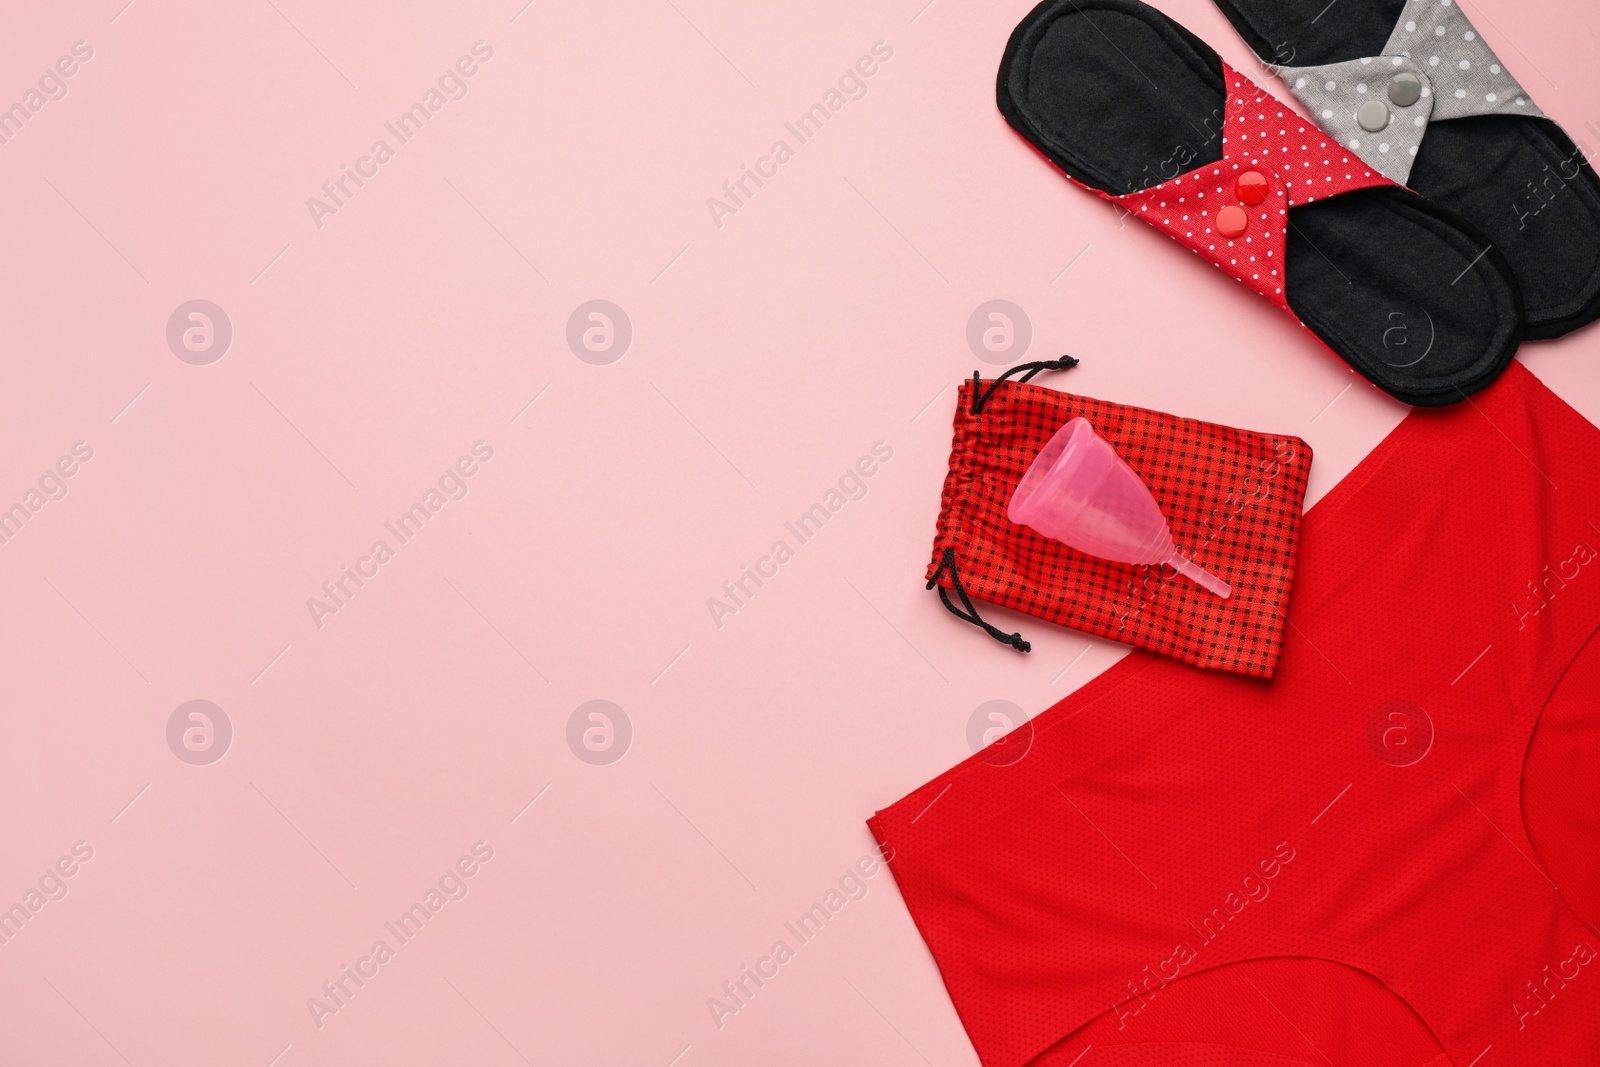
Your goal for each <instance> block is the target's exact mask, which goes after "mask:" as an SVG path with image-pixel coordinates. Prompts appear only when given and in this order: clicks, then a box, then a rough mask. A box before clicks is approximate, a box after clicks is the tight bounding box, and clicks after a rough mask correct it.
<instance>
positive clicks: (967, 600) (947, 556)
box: [928, 548, 1033, 652]
mask: <svg viewBox="0 0 1600 1067" xmlns="http://www.w3.org/2000/svg"><path fill="white" fill-rule="evenodd" d="M946 571H949V572H950V584H951V585H953V586H955V588H956V596H958V597H960V598H961V603H962V604H963V605H965V607H966V609H967V610H966V611H962V610H961V609H960V608H958V607H956V606H955V605H954V604H953V603H951V602H950V594H949V593H946V592H945V591H944V586H941V585H939V575H941V574H943V573H945V572H946ZM934 586H939V599H940V600H942V601H944V606H945V608H946V609H947V610H948V611H949V612H950V614H952V615H954V616H955V617H956V618H958V619H960V620H961V621H962V622H970V623H971V624H972V625H974V626H977V627H980V628H982V630H983V631H984V632H985V633H987V634H988V635H989V636H990V637H992V638H994V639H995V640H996V641H999V642H1000V643H1001V644H1002V645H1010V646H1011V647H1012V648H1014V649H1016V650H1017V651H1018V652H1031V651H1033V646H1032V645H1031V644H1029V643H1028V642H1027V641H1026V640H1024V638H1023V636H1022V635H1021V634H1019V633H1017V634H1008V633H1006V632H1005V631H1004V630H1002V629H1000V628H999V627H997V626H993V625H991V624H990V623H987V622H985V621H984V620H983V619H982V618H981V617H980V616H979V615H978V609H977V608H976V607H974V606H973V603H972V598H971V597H969V596H967V591H966V590H965V589H963V588H962V587H961V575H960V574H958V573H957V572H956V550H955V549H953V548H947V549H945V550H944V558H943V559H941V560H940V561H939V569H938V570H936V571H934V572H933V577H932V578H930V579H928V588H929V589H932V588H934Z"/></svg>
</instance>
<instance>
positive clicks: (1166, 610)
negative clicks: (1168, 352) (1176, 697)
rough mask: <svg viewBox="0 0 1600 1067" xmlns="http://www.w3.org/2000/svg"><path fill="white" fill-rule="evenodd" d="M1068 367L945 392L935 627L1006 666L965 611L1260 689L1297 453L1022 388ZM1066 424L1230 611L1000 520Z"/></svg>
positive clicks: (1286, 559)
mask: <svg viewBox="0 0 1600 1067" xmlns="http://www.w3.org/2000/svg"><path fill="white" fill-rule="evenodd" d="M1077 363H1078V361H1077V360H1076V359H1073V358H1072V357H1071V356H1063V357H1061V358H1060V359H1056V360H1047V361H1043V362H1038V363H1025V364H1022V365H1020V366H1017V367H1013V368H1011V369H1010V370H1008V371H1006V372H1005V373H1004V374H1002V375H1000V376H999V377H998V378H995V379H994V380H992V381H990V382H987V383H986V382H984V381H983V380H982V378H981V377H980V376H979V375H978V374H976V373H974V374H973V376H972V380H971V381H970V382H966V383H963V385H962V386H961V389H960V391H959V393H958V395H957V403H956V415H955V438H954V441H953V443H952V446H951V450H950V469H949V472H948V473H947V474H946V476H945V482H944V490H943V493H942V497H941V503H940V509H939V522H938V528H937V531H936V534H935V537H934V542H933V556H932V559H931V560H930V561H929V563H928V570H927V581H928V588H929V589H934V588H937V589H938V590H939V597H940V599H941V600H942V601H943V603H944V605H945V607H946V608H947V609H948V610H949V611H950V613H951V614H953V615H955V616H956V617H957V618H960V619H962V620H964V621H966V622H970V623H972V624H973V625H975V626H979V627H981V628H982V629H983V630H985V631H986V632H987V633H988V634H989V635H990V636H991V637H993V638H995V640H997V641H1000V642H1002V643H1004V644H1008V645H1010V646H1012V647H1013V648H1015V649H1017V650H1018V651H1019V652H1027V651H1028V650H1029V648H1030V647H1031V646H1030V645H1029V643H1028V641H1026V640H1025V639H1024V638H1023V637H1022V635H1021V634H1018V633H1012V634H1007V633H1005V632H1004V631H1003V630H1001V629H999V628H998V627H996V626H994V625H992V624H990V623H988V622H986V621H984V619H983V618H982V617H981V616H980V615H979V614H978V609H977V607H976V605H975V604H974V600H982V601H986V602H988V603H991V604H999V605H1001V606H1002V607H1007V608H1011V609H1013V610H1015V611H1021V612H1024V613H1026V614H1029V615H1033V616H1035V617H1036V618H1040V619H1043V620H1045V621H1046V622H1052V623H1057V624H1059V625H1062V626H1068V627H1071V628H1073V629H1075V630H1080V631H1082V632H1084V633H1087V634H1093V635H1095V636H1097V637H1107V638H1110V639H1112V640H1114V641H1121V642H1123V643H1125V644H1129V645H1133V646H1135V647H1138V648H1145V649H1149V650H1150V651H1152V652H1159V653H1161V654H1162V655H1166V656H1171V657H1173V658H1175V659H1179V660H1183V661H1184V662H1186V663H1192V664H1194V665H1196V666H1199V667H1210V668H1215V669H1218V670H1227V671H1235V672H1238V673H1241V674H1251V675H1258V676H1261V677H1271V676H1272V672H1273V670H1274V668H1275V667H1276V666H1277V662H1278V653H1279V650H1280V648H1281V647H1282V643H1283V630H1284V625H1285V615H1286V607H1287V603H1288V597H1289V590H1290V587H1291V586H1292V585H1293V582H1294V568H1295V555H1296V551H1297V548H1298V544H1299V533H1300V511H1301V504H1302V502H1303V501H1304V498H1305V489H1306V478H1307V475H1308V474H1309V472H1310V469H1311V448H1310V446H1309V445H1307V444H1306V443H1305V442H1304V441H1303V440H1301V439H1300V438H1298V437H1294V436H1289V435H1281V434H1264V433H1255V432H1252V431H1250V430H1239V429H1234V428H1233V427H1229V426H1220V425H1217V424H1215V423H1209V422H1200V421H1198V420H1196V419H1184V418H1179V417H1178V416H1176V415H1168V414H1165V413H1163V412H1159V411H1150V410H1147V409H1145V408H1136V407H1131V406H1129V405H1126V404H1113V403H1108V402H1106V401H1102V400H1094V399H1091V398H1088V397H1081V396H1074V395H1072V394H1070V393H1063V392H1058V391H1056V390H1054V389H1046V388H1044V387H1042V386H1038V385H1033V384H1031V383H1030V379H1031V378H1033V377H1034V376H1035V375H1037V374H1039V373H1041V372H1043V371H1047V370H1052V371H1053V370H1067V369H1069V368H1071V367H1074V366H1076V365H1077ZM1018 374H1020V375H1021V377H1020V378H1017V379H1016V380H1012V379H1013V377H1014V376H1016V375H1018ZM1078 416H1082V417H1083V418H1085V419H1088V420H1089V422H1090V423H1091V424H1092V425H1093V426H1094V428H1095V430H1097V431H1098V432H1099V433H1100V435H1101V436H1102V437H1104V438H1105V439H1106V440H1107V441H1109V442H1110V443H1111V445H1112V446H1113V447H1114V448H1115V449H1116V450H1117V452H1118V453H1119V454H1120V455H1121V456H1122V458H1123V459H1125V460H1127V462H1128V464H1129V465H1130V466H1131V467H1133V469H1134V470H1135V471H1136V472H1137V473H1138V474H1139V477H1140V478H1142V479H1143V480H1144V483H1145V484H1146V485H1147V486H1149V488H1150V491H1151V493H1153V494H1154V496H1155V498H1156V503H1157V504H1159V505H1160V507H1161V512H1162V514H1163V515H1165V516H1166V519H1167V522H1168V524H1169V525H1170V526H1171V528H1172V536H1173V540H1174V542H1175V543H1176V544H1177V546H1178V549H1179V551H1180V552H1182V553H1183V555H1185V556H1187V557H1189V558H1190V559H1193V560H1194V561H1195V562H1196V563H1199V564H1200V565H1201V566H1203V567H1205V568H1206V569H1207V570H1209V571H1211V572H1212V573H1213V574H1216V575H1217V576H1219V577H1221V578H1222V579H1223V580H1225V581H1227V582H1229V583H1230V584H1231V585H1232V586H1233V596H1232V597H1230V598H1228V599H1226V600H1223V599H1221V598H1219V597H1216V596H1213V595H1212V594H1210V593H1207V592H1206V591H1205V590H1203V589H1201V588H1199V587H1198V586H1196V585H1194V584H1193V583H1191V582H1189V581H1188V580H1187V579H1185V578H1182V577H1179V576H1178V575H1177V574H1176V572H1174V571H1172V570H1171V569H1170V568H1167V567H1160V566H1138V565H1133V564H1125V563H1114V562H1111V561H1109V560H1103V559H1099V558H1096V557H1094V556H1089V555H1085V554H1084V553H1082V552H1079V551H1077V550H1076V549H1073V548H1070V547H1068V546H1067V545H1065V544H1062V543H1061V542H1059V541H1056V540H1053V539H1051V538H1047V537H1044V536H1042V535H1041V534H1038V533H1035V532H1034V531H1033V530H1031V529H1029V528H1028V527H1026V526H1019V525H1017V524H1015V523H1013V522H1011V521H1010V520H1009V519H1008V518H1007V517H1006V506H1007V504H1008V503H1009V502H1010V500H1011V494H1012V493H1013V492H1014V491H1015V490H1016V487H1017V483H1018V482H1019V481H1020V480H1021V479H1022V475H1023V472H1025V471H1026V470H1027V469H1028V465H1029V464H1030V463H1032V462H1033V458H1034V457H1035V456H1036V455H1037V454H1038V453H1039V450H1040V449H1041V448H1043V447H1044V445H1045V443H1046V442H1047V441H1049V440H1050V438H1051V436H1052V435H1053V434H1054V433H1055V432H1056V430H1058V429H1060V428H1061V426H1062V425H1063V424H1065V423H1066V422H1067V421H1068V420H1069V419H1072V418H1076V417H1078ZM952 592H953V593H954V594H955V597H956V600H958V601H959V602H960V603H959V606H958V604H957V603H956V601H953V600H952V599H951V596H950V594H951V593H952Z"/></svg>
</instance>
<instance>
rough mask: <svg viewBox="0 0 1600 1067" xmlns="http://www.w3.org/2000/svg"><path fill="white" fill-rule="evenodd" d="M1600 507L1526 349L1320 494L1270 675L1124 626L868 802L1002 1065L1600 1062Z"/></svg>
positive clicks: (1560, 410) (1543, 1066)
mask: <svg viewBox="0 0 1600 1067" xmlns="http://www.w3.org/2000/svg"><path fill="white" fill-rule="evenodd" d="M1597 526H1600V430H1597V429H1596V428H1595V427H1594V426H1592V425H1590V424H1589V423H1588V422H1586V421H1585V420H1584V419H1583V418H1582V417H1581V416H1580V415H1578V414H1577V413H1576V412H1575V411H1573V410H1572V409H1571V408H1570V407H1568V406H1567V405H1566V404H1565V403H1563V402H1562V401H1561V400H1560V399H1559V398H1558V397H1556V396H1555V395H1554V394H1552V393H1551V392H1550V391H1549V390H1548V389H1546V388H1545V387H1544V386H1543V385H1542V384H1541V383H1540V382H1539V381H1538V380H1537V379H1536V378H1534V377H1533V375H1532V374H1531V373H1529V372H1528V371H1527V370H1526V369H1525V368H1523V367H1522V366H1521V364H1518V363H1513V364H1512V365H1511V367H1510V369H1509V370H1507V371H1506V373H1505V375H1504V377H1503V378H1501V380H1500V381H1499V382H1498V383H1496V384H1495V385H1493V386H1492V387H1490V388H1489V389H1487V390H1485V391H1484V392H1482V393H1480V394H1478V395H1477V396H1474V397H1473V398H1471V399H1470V400H1469V401H1467V402H1464V403H1461V404H1458V405H1456V406H1454V407H1451V408H1447V409H1441V410H1429V411H1424V410H1418V411H1416V412H1414V413H1413V414H1411V415H1410V416H1409V417H1407V418H1406V420H1405V421H1404V422H1403V423H1401V425H1400V426H1399V427H1398V428H1397V429H1396V430H1395V431H1394V432H1393V433H1392V434H1390V435H1389V436H1388V437H1387V438H1386V439H1385V440H1384V441H1383V443H1382V444H1380V445H1379V446H1378V448H1377V449H1376V450H1375V451H1374V452H1373V453H1372V455H1370V456H1368V457H1367V458H1366V459H1365V460H1364V461H1363V462H1362V463H1361V464H1360V465H1359V466H1358V467H1357V468H1356V469H1355V470H1354V471H1353V472H1352V473H1351V474H1350V475H1349V477H1347V478H1345V479H1344V480H1343V481H1342V482H1340V483H1339V485H1338V486H1336V487H1335V488H1334V489H1333V491H1332V492H1331V493H1329V494H1328V496H1327V497H1326V498H1325V499H1324V500H1322V501H1321V502H1319V503H1318V504H1317V506H1316V507H1314V508H1313V509H1312V510H1311V511H1310V512H1309V513H1308V514H1307V516H1306V519H1305V522H1304V526H1303V528H1302V541H1301V549H1300V570H1299V575H1298V577H1297V580H1296V588H1295V593H1294V596H1293V598H1292V599H1291V601H1290V606H1289V630H1288V636H1287V638H1286V640H1285V643H1284V650H1283V655H1282V659H1281V661H1280V663H1279V667H1278V672H1277V676H1276V677H1275V678H1274V679H1273V680H1272V681H1270V682H1268V681H1263V680H1259V679H1252V678H1246V677H1242V676H1237V675H1227V674H1220V673H1217V672H1214V671H1204V670H1199V669H1196V668H1194V667H1190V666H1186V665H1184V664H1182V663H1178V662H1176V661H1174V660H1171V659H1167V658H1163V657H1160V656H1156V655H1153V654H1150V653H1147V652H1134V653H1132V654H1131V655H1129V656H1128V657H1127V658H1125V659H1124V660H1122V661H1121V662H1120V663H1118V664H1117V665H1116V666H1114V667H1112V668H1111V669H1110V670H1108V671H1106V672H1105V673H1104V674H1102V675H1101V676H1100V677H1098V678H1096V679H1095V680H1094V681H1092V682H1090V683H1089V684H1088V685H1086V686H1085V687H1084V688H1082V689H1080V690H1079V691H1077V692H1075V693H1073V694H1072V695H1070V696H1068V697H1067V698H1066V699H1065V700H1062V701H1061V702H1060V703H1058V704H1056V705H1055V706H1054V707H1052V708H1050V709H1049V710H1048V711H1046V712H1044V713H1042V714H1041V715H1039V716H1038V717H1037V718H1035V719H1034V720H1033V721H1032V722H1031V723H1029V724H1026V725H1025V726H1024V727H1023V728H1022V729H1020V730H1019V731H1018V732H1016V733H1013V734H1011V735H1010V736H1009V737H1008V738H1007V739H1006V740H1005V743H1004V744H1005V746H1009V748H1007V747H1004V746H1002V748H999V749H986V750H984V751H983V752H980V753H979V754H977V755H976V756H974V757H972V758H971V759H969V760H967V761H966V762H964V763H962V764H960V765H959V766H957V767H955V768H954V769H953V770H951V771H949V772H947V773H945V774H944V775H941V776H940V777H938V778H936V779H934V780H933V781H932V782H929V783H928V784H927V785H925V786H923V787H922V788H921V789H918V790H917V791H916V792H914V793H912V794H911V795H910V796H908V797H906V798H905V799H904V800H902V801H900V802H899V803H897V804H895V805H894V806H893V807H890V808H888V809H886V810H884V811H881V812H879V813H878V814H877V815H876V816H875V817H874V818H873V819H871V820H870V823H869V825H870V826H871V827H872V831H873V833H874V835H875V836H876V837H877V839H878V841H879V843H880V845H881V846H882V847H883V851H884V854H885V855H890V856H892V857H893V859H892V862H891V868H892V869H893V871H894V874H895V878H896V880H897V882H898V883H899V886H900V891H901V893H902V895H903V896H904V898H905V901H906V904H907V906H908V907H909V908H910V910H911V914H912V917H913V918H914V919H915V920H916V923H917V928H918V929H919V930H920V931H921V933H922V936H923V938H924V939H925V940H926V941H927V944H928V946H929V948H930V949H931V950H932V952H933V957H934V960H935V961H936V962H937V964H938V967H939V970H940V972H941V974H942V976H943V978H944V982H945V986H946V988H947V989H948V990H949V992H950V996H951V998H952V999H953V1000H954V1002H955V1006H956V1009H957V1011H958V1012H959V1013H960V1015H961V1019H962V1022H963V1023H964V1024H965V1026H966V1029H967V1033H968V1034H969V1036H970V1037H971V1038H972V1042H973V1045H974V1046H975V1047H976V1048H977V1051H978V1055H979V1057H980V1059H981V1060H982V1062H983V1063H984V1064H986V1065H989V1067H1020V1065H1022V1064H1031V1065H1032V1067H1074V1065H1075V1067H1156V1065H1160V1067H1171V1065H1186V1067H1318V1065H1324V1064H1337V1065H1339V1067H1347V1065H1348V1067H1594V1065H1596V1064H1600V933H1597V925H1596V924H1597V923H1600V773H1597V767H1600V641H1595V640H1593V639H1592V638H1593V635H1594V633H1595V632H1596V629H1597V627H1600V554H1597V552H1596V550H1595V547H1594V546H1596V545H1600V528H1597ZM1018 745H1023V746H1028V747H1027V751H1026V754H1025V755H1023V756H1021V757H1020V758H1019V757H1018V756H1017V755H1016V751H1015V750H1016V747H1017V746H1018ZM997 752H1003V753H1004V755H1003V756H997V755H996V753H997Z"/></svg>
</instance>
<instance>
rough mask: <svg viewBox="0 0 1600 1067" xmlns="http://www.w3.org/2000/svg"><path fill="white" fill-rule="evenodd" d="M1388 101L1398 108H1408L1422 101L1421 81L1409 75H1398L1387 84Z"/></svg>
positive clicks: (1413, 75)
mask: <svg viewBox="0 0 1600 1067" xmlns="http://www.w3.org/2000/svg"><path fill="white" fill-rule="evenodd" d="M1389 99H1390V100H1393V101H1394V102H1395V104H1396V105H1397V106H1399V107H1410V106H1411V105H1412V104H1415V103H1416V102H1417V101H1418V100H1420V99H1422V79H1421V78H1419V77H1417V76H1416V75H1415V74H1411V73H1405V72H1403V73H1400V74H1396V75H1395V76H1394V80H1393V81H1391V82H1390V83H1389Z"/></svg>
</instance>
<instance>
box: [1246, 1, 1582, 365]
mask: <svg viewBox="0 0 1600 1067" xmlns="http://www.w3.org/2000/svg"><path fill="white" fill-rule="evenodd" d="M1216 4H1217V6H1218V7H1220V8H1221V9H1222V12H1223V14H1224V15H1226V16H1227V17H1228V19H1229V20H1230V21H1231V22H1232V23H1233V24H1234V27H1235V28H1236V29H1238V31H1239V33H1240V35H1241V36H1243V37H1244V39H1245V41H1246V42H1247V43H1248V44H1249V45H1250V47H1251V48H1252V49H1254V50H1255V52H1256V54H1257V55H1259V56H1260V57H1261V58H1262V60H1263V61H1265V62H1266V63H1267V64H1268V65H1269V67H1270V68H1271V69H1273V70H1275V71H1276V72H1277V73H1278V74H1279V75H1280V76H1281V77H1282V78H1283V80H1284V84H1285V85H1287V86H1288V87H1289V89H1290V90H1292V91H1293V92H1294V94H1295V95H1296V96H1298V97H1299V98H1300V102H1301V103H1303V104H1304V105H1305V106H1306V108H1307V109H1308V110H1309V111H1310V113H1311V114H1312V115H1313V116H1314V117H1315V118H1316V121H1317V122H1318V123H1319V124H1320V125H1321V126H1322V128H1323V129H1324V130H1325V131H1327V132H1328V133H1329V134H1330V135H1331V136H1333V137H1334V138H1335V139H1336V140H1337V141H1338V144H1339V146H1340V147H1341V148H1343V149H1346V150H1348V151H1350V152H1352V153H1354V154H1355V155H1356V156H1358V157H1359V158H1360V159H1361V161H1362V162H1363V163H1365V164H1366V165H1367V166H1368V167H1371V168H1372V169H1373V170H1375V171H1377V172H1378V173H1380V174H1382V175H1384V176H1385V177H1388V178H1390V179H1393V180H1394V181H1396V182H1399V183H1401V184H1404V185H1409V186H1410V187H1411V188H1412V189H1415V190H1416V191H1417V192H1419V193H1421V194H1422V195H1423V196H1425V197H1427V198H1428V199H1429V200H1430V201H1432V202H1434V203H1437V204H1440V205H1442V206H1444V207H1446V208H1448V209H1450V210H1451V211H1454V212H1457V213H1458V214H1460V215H1461V216H1462V217H1463V218H1465V219H1466V220H1468V221H1469V222H1471V223H1472V224H1473V225H1474V226H1476V227H1478V228H1480V229H1481V230H1482V231H1483V233H1484V236H1485V237H1487V238H1488V239H1489V240H1490V241H1492V242H1493V244H1494V247H1495V249H1496V250H1497V251H1498V252H1500V253H1502V254H1504V256H1505V258H1506V261H1507V263H1508V264H1509V266H1510V268H1511V272H1512V274H1513V275H1515V277H1516V281H1517V285H1518V287H1519V288H1520V289H1521V290H1522V301H1523V307H1524V312H1525V314H1526V317H1527V334H1526V336H1527V337H1528V338H1529V339H1530V340H1535V339H1540V338H1549V337H1559V336H1561V335H1562V334H1564V333H1567V332H1568V331H1570V330H1574V329H1577V328H1578V327H1580V326H1583V325H1585V324H1586V323H1588V322H1591V321H1593V320H1594V319H1595V317H1596V316H1600V178H1597V177H1596V175H1595V172H1594V168H1593V167H1591V166H1590V164H1589V161H1588V159H1587V158H1586V157H1587V155H1588V154H1589V149H1587V148H1583V147H1580V146H1578V145H1576V144H1574V143H1573V141H1572V139H1571V138H1570V137H1568V136H1567V134H1566V132H1565V131H1564V130H1562V128H1561V127H1560V126H1559V125H1557V124H1556V122H1555V121H1554V120H1553V119H1551V118H1549V117H1548V116H1546V115H1545V114H1544V112H1542V111H1541V110H1540V109H1539V107H1538V105H1536V104H1535V103H1534V101H1533V96H1532V95H1531V94H1530V93H1529V92H1528V88H1527V86H1526V85H1525V84H1523V83H1520V82H1518V81H1517V79H1516V78H1515V77H1513V76H1512V74H1511V71H1510V69H1509V68H1508V67H1507V65H1506V64H1505V62H1504V61H1503V60H1502V58H1501V57H1500V56H1497V55H1496V54H1495V53H1494V51H1493V49H1491V48H1490V47H1489V43H1488V42H1487V41H1485V40H1484V38H1483V35H1482V34H1481V33H1480V32H1479V31H1478V28H1477V27H1475V26H1474V25H1473V24H1472V22H1471V20H1470V19H1468V17H1467V14H1466V12H1465V11H1464V10H1463V8H1462V5H1461V3H1459V2H1457V0H1339V2H1338V4H1336V5H1330V4H1328V3H1327V0H1216ZM1467 6H1469V7H1473V9H1474V12H1475V13H1477V10H1478V9H1477V8H1476V6H1475V5H1473V4H1471V2H1470V0H1467ZM1485 25H1486V26H1489V27H1490V28H1491V29H1495V30H1497V31H1498V29H1499V27H1494V26H1492V25H1491V24H1489V23H1487V22H1486V23H1485ZM1524 44H1527V45H1528V47H1530V48H1532V47H1533V46H1532V44H1531V43H1529V42H1526V41H1525V42H1524ZM1521 58H1522V62H1523V65H1524V66H1529V67H1531V61H1529V60H1527V58H1526V57H1525V56H1524V57H1521ZM1532 69H1534V70H1537V68H1532ZM1586 125H1589V126H1590V127H1591V128H1596V127H1594V124H1593V123H1592V122H1590V123H1587V124H1586Z"/></svg>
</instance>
